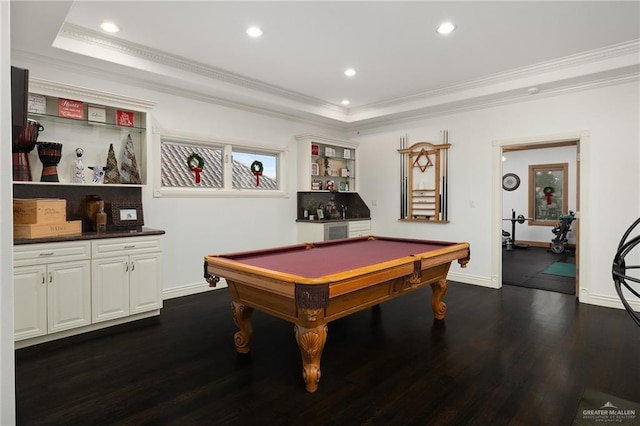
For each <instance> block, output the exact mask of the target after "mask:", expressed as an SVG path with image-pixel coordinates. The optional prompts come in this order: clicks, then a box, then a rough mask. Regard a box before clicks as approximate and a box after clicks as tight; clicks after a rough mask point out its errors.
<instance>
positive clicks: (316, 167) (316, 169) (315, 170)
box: [311, 163, 320, 176]
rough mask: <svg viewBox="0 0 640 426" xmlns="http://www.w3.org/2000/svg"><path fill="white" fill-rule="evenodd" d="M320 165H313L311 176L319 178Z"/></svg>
mask: <svg viewBox="0 0 640 426" xmlns="http://www.w3.org/2000/svg"><path fill="white" fill-rule="evenodd" d="M319 170H320V169H319V168H318V163H311V174H312V175H314V176H317V175H319V174H320V171H319Z"/></svg>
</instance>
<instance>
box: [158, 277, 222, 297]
mask: <svg viewBox="0 0 640 426" xmlns="http://www.w3.org/2000/svg"><path fill="white" fill-rule="evenodd" d="M226 287H227V282H226V281H225V280H224V278H221V279H220V282H219V283H218V284H217V285H216V286H215V287H209V284H208V283H207V282H204V281H203V282H199V283H194V284H185V285H181V286H178V287H171V288H165V289H163V290H162V299H163V300H167V299H175V298H176V297H183V296H191V295H192V294H198V293H205V292H207V291H212V290H219V289H221V288H226Z"/></svg>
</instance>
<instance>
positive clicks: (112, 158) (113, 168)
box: [103, 144, 120, 183]
mask: <svg viewBox="0 0 640 426" xmlns="http://www.w3.org/2000/svg"><path fill="white" fill-rule="evenodd" d="M103 183H120V172H119V171H118V160H116V153H115V152H114V151H113V144H111V145H109V153H108V154H107V167H106V168H105V173H104V180H103Z"/></svg>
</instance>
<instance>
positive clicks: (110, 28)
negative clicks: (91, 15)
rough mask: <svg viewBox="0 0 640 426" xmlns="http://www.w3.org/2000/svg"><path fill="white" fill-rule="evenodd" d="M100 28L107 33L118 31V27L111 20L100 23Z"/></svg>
mask: <svg viewBox="0 0 640 426" xmlns="http://www.w3.org/2000/svg"><path fill="white" fill-rule="evenodd" d="M100 28H102V29H103V30H105V31H106V32H108V33H117V32H118V31H120V27H119V26H117V25H116V24H114V23H113V22H108V21H104V22H103V23H101V24H100Z"/></svg>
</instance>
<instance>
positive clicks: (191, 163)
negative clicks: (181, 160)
mask: <svg viewBox="0 0 640 426" xmlns="http://www.w3.org/2000/svg"><path fill="white" fill-rule="evenodd" d="M187 166H188V167H189V169H190V170H191V171H192V172H194V173H195V180H196V183H200V174H201V173H202V169H203V168H204V159H203V158H202V157H201V156H200V155H198V154H196V153H195V152H192V153H191V155H190V156H189V157H188V158H187Z"/></svg>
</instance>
